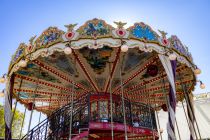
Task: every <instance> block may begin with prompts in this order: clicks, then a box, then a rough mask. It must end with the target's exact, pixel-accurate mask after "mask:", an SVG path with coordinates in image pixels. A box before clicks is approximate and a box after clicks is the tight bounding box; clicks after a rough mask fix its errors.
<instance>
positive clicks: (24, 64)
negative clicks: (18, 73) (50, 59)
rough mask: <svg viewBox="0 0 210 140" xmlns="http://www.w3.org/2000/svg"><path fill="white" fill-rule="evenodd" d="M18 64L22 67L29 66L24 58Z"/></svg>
mask: <svg viewBox="0 0 210 140" xmlns="http://www.w3.org/2000/svg"><path fill="white" fill-rule="evenodd" d="M18 64H19V66H20V67H22V68H24V67H26V66H27V62H26V60H24V59H22V60H20V61H19V63H18Z"/></svg>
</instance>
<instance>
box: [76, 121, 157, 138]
mask: <svg viewBox="0 0 210 140" xmlns="http://www.w3.org/2000/svg"><path fill="white" fill-rule="evenodd" d="M112 127H113V137H114V138H117V139H118V140H124V139H125V129H124V128H125V127H124V124H120V123H113V126H111V123H108V122H90V123H89V128H83V129H80V130H79V134H73V136H72V140H81V139H84V140H94V139H101V140H111V139H112ZM126 127H127V136H128V139H145V138H147V139H158V132H157V131H155V130H151V129H148V128H141V127H138V128H137V127H132V126H129V125H126Z"/></svg>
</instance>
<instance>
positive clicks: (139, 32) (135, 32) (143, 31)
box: [130, 22, 158, 42]
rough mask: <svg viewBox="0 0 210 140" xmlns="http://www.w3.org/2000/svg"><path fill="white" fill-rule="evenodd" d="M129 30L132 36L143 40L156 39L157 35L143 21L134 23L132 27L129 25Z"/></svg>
mask: <svg viewBox="0 0 210 140" xmlns="http://www.w3.org/2000/svg"><path fill="white" fill-rule="evenodd" d="M130 32H131V34H132V36H133V37H135V38H138V39H142V40H145V41H157V42H158V35H157V34H156V33H155V32H154V31H153V30H152V29H151V28H150V27H149V26H148V25H146V24H144V23H143V22H141V23H136V24H135V25H134V26H133V27H131V29H130Z"/></svg>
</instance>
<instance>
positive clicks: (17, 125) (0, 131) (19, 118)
mask: <svg viewBox="0 0 210 140" xmlns="http://www.w3.org/2000/svg"><path fill="white" fill-rule="evenodd" d="M22 122H23V113H21V112H20V111H19V110H17V109H16V111H15V115H14V119H13V123H12V138H19V135H20V130H21V124H22ZM4 131H5V122H4V106H2V105H0V138H1V137H4V134H5V132H4Z"/></svg>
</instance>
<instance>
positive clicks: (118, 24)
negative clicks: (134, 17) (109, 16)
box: [114, 21, 127, 28]
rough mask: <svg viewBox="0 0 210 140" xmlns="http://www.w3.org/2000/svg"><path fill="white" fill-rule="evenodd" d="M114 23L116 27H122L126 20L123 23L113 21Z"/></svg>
mask: <svg viewBox="0 0 210 140" xmlns="http://www.w3.org/2000/svg"><path fill="white" fill-rule="evenodd" d="M114 23H115V24H116V25H117V27H118V28H124V26H125V25H126V24H127V23H126V22H124V23H123V22H121V21H119V22H115V21H114Z"/></svg>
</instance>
